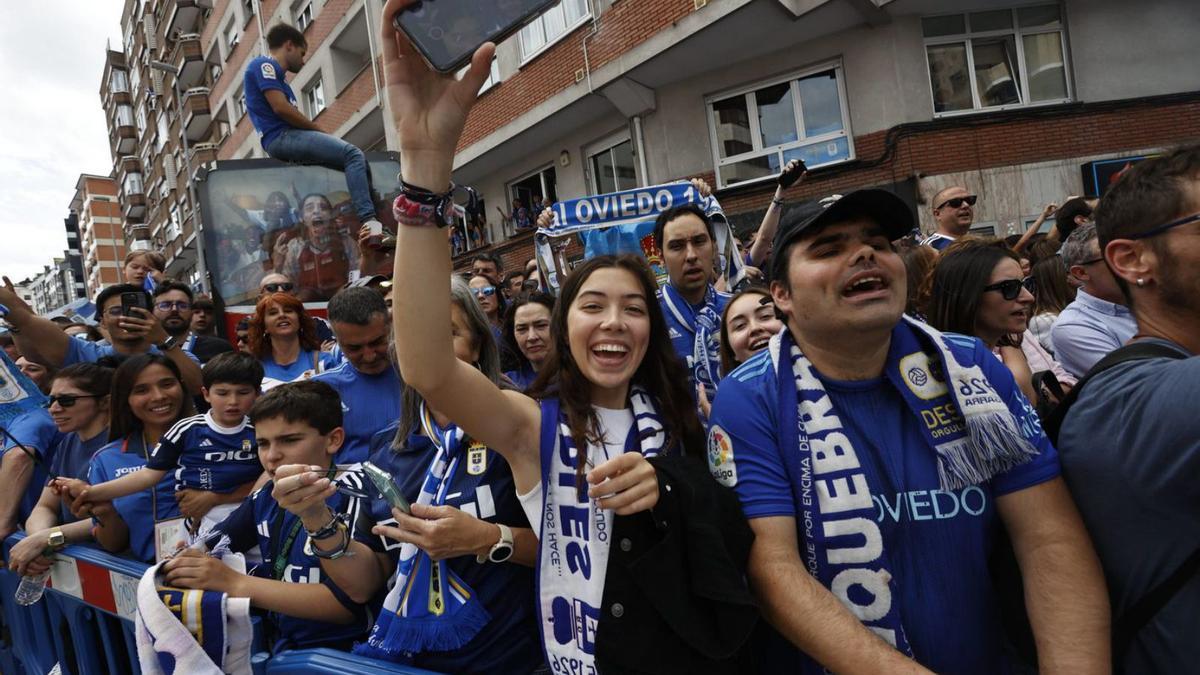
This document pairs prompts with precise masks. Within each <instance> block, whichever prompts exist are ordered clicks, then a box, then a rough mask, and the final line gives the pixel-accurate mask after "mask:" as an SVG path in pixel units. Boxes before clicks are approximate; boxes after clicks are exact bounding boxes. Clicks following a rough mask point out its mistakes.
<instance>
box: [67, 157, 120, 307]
mask: <svg viewBox="0 0 1200 675" xmlns="http://www.w3.org/2000/svg"><path fill="white" fill-rule="evenodd" d="M117 199H118V190H117V183H116V181H114V180H113V179H112V178H109V177H108V176H93V175H91V174H80V176H79V180H77V181H76V183H75V195H74V197H72V198H71V204H70V207H69V209H70V215H69V216H68V217H67V218H66V220H65V221H64V225H65V226H66V227H67V229H68V234H67V242H68V247H69V249H68V251H70V250H71V249H77V250H78V251H79V255H80V257H81V258H82V261H81V262H82V269H81V270H80V272H81V274H82V279H81V282H82V283H83V286H84V289H83V290H84V292H85V293H86V294H87V297H89V298H92V297H95V296H96V293H98V292H100V289H101V288H104V287H105V286H108V285H109V284H115V283H117V282H119V281H121V263H122V262H123V261H124V259H125V251H126V244H125V233H124V222H125V221H124V215H123V214H122V205H121V204H120V203H119V202H118V200H117ZM72 221H73V222H72ZM72 225H74V226H75V227H77V228H78V235H77V240H76V241H77V244H76V245H75V246H71V240H72V237H71V234H70V230H71V228H72ZM68 257H69V256H68Z"/></svg>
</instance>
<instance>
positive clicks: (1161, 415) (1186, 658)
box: [1058, 340, 1200, 673]
mask: <svg viewBox="0 0 1200 675" xmlns="http://www.w3.org/2000/svg"><path fill="white" fill-rule="evenodd" d="M1154 341H1155V342H1159V343H1162V344H1166V345H1170V346H1173V347H1175V348H1176V349H1178V350H1179V351H1181V352H1183V353H1187V351H1186V350H1184V349H1183V348H1182V347H1179V346H1178V345H1173V344H1172V343H1170V342H1167V341H1165V340H1154ZM1197 402H1200V356H1196V355H1192V356H1190V357H1189V358H1186V359H1169V358H1155V359H1146V360H1142V361H1133V362H1129V363H1123V364H1121V365H1118V366H1115V367H1113V368H1111V369H1110V370H1107V371H1105V372H1104V373H1102V374H1100V375H1098V376H1097V377H1095V378H1094V379H1093V380H1092V381H1090V382H1089V383H1088V385H1087V387H1086V388H1085V389H1084V390H1083V392H1082V393H1081V395H1080V397H1079V400H1078V401H1076V402H1075V404H1074V405H1073V406H1072V407H1071V411H1070V413H1069V414H1068V415H1067V418H1066V420H1065V421H1064V423H1063V426H1062V429H1061V431H1060V432H1059V447H1058V453H1059V457H1060V459H1061V461H1062V470H1063V478H1065V479H1066V481H1067V486H1068V487H1069V488H1070V489H1071V494H1072V495H1073V496H1074V497H1075V503H1076V505H1078V507H1079V511H1080V513H1081V514H1082V515H1083V520H1084V522H1085V523H1086V524H1087V529H1088V532H1089V533H1090V534H1091V536H1092V542H1093V543H1094V544H1095V547H1096V553H1097V554H1098V555H1099V556H1100V562H1101V564H1102V565H1103V566H1104V575H1105V577H1106V580H1107V582H1108V592H1109V597H1110V598H1111V601H1112V611H1113V617H1114V621H1115V620H1116V618H1118V617H1120V616H1122V615H1123V614H1124V613H1125V612H1126V611H1127V610H1128V609H1129V608H1130V606H1132V605H1133V604H1134V603H1136V602H1138V601H1139V600H1141V599H1142V598H1143V597H1145V595H1146V594H1147V593H1149V592H1150V590H1151V589H1153V588H1154V587H1155V586H1157V585H1158V584H1160V583H1162V582H1163V581H1164V580H1166V578H1167V577H1168V576H1170V575H1171V573H1172V572H1174V571H1175V570H1176V569H1178V568H1179V565H1180V564H1182V563H1183V561H1184V560H1185V559H1186V558H1187V557H1188V556H1189V555H1190V554H1191V553H1192V552H1193V551H1195V550H1196V548H1197V547H1200V406H1198V405H1197ZM1198 618H1200V577H1197V576H1193V577H1192V578H1191V579H1190V580H1189V581H1188V582H1187V583H1186V584H1185V585H1184V586H1183V588H1181V589H1180V591H1179V592H1178V593H1177V594H1176V595H1175V596H1174V597H1173V598H1172V599H1171V600H1170V601H1169V602H1168V603H1167V604H1166V605H1165V606H1164V607H1163V608H1162V610H1161V611H1160V612H1159V613H1158V614H1157V615H1155V617H1154V618H1153V619H1151V620H1150V622H1149V623H1147V624H1146V626H1145V627H1144V628H1143V629H1142V630H1141V631H1140V632H1139V633H1138V634H1137V637H1136V638H1135V639H1134V641H1133V642H1132V644H1131V647H1130V649H1129V653H1128V654H1127V655H1126V657H1125V659H1124V664H1114V667H1115V668H1116V669H1117V670H1124V671H1125V672H1130V673H1150V672H1154V673H1184V672H1195V668H1196V667H1197V664H1198V663H1200V624H1198V623H1197V621H1198ZM1122 666H1123V667H1122Z"/></svg>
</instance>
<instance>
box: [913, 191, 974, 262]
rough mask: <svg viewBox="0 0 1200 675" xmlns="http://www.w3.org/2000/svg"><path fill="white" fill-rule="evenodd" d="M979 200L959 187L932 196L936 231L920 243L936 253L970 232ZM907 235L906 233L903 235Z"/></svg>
mask: <svg viewBox="0 0 1200 675" xmlns="http://www.w3.org/2000/svg"><path fill="white" fill-rule="evenodd" d="M978 199H979V198H978V197H977V196H975V195H973V194H971V193H970V192H968V191H967V188H965V187H962V186H961V185H952V186H950V187H948V188H943V189H942V190H941V191H939V192H938V193H937V194H936V195H934V196H933V220H934V223H936V225H937V229H936V230H934V232H933V234H931V235H929V236H928V237H926V238H925V240H924V241H922V242H921V243H922V244H924V245H926V246H931V247H933V248H935V249H937V250H938V251H941V250H943V249H945V248H946V247H947V246H949V245H950V244H953V243H954V240H955V239H958V238H959V237H962V236H965V235H966V234H967V233H968V232H970V231H971V223H973V222H975V208H974V207H975V202H976V201H977V200H978ZM905 234H907V232H906V233H905Z"/></svg>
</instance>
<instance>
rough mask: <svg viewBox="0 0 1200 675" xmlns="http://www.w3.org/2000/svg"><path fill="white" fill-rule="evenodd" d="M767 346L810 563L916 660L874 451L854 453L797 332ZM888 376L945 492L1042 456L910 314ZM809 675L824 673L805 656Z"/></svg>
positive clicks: (895, 334) (895, 337) (896, 336)
mask: <svg viewBox="0 0 1200 675" xmlns="http://www.w3.org/2000/svg"><path fill="white" fill-rule="evenodd" d="M769 349H770V350H771V357H772V361H773V362H774V365H775V368H776V372H777V373H779V377H778V387H779V389H778V391H779V409H780V411H781V415H782V418H781V427H780V428H781V429H782V430H783V431H784V433H783V435H782V438H783V439H785V442H788V443H789V444H790V447H785V448H783V451H784V452H789V453H796V454H797V455H799V458H800V467H801V473H800V475H798V476H792V481H793V483H794V485H793V491H794V493H795V494H797V495H799V496H800V500H799V501H800V511H801V513H800V514H798V515H799V520H800V523H801V529H802V532H801V535H802V538H803V540H804V541H802V542H801V553H802V557H803V559H804V563H805V566H806V568H807V569H808V572H809V574H811V575H812V576H813V577H814V578H816V579H817V580H818V581H820V582H821V584H822V585H824V586H825V587H826V588H828V589H829V590H830V592H832V593H833V594H834V596H836V597H837V599H838V600H839V601H841V602H842V604H844V605H845V606H846V607H847V609H849V610H850V611H851V612H852V613H853V614H854V615H855V616H856V617H858V619H859V621H861V622H862V623H863V625H864V626H866V627H867V628H868V629H870V630H872V631H873V632H875V633H876V634H877V635H879V636H880V637H882V638H883V639H884V640H886V641H887V642H888V643H890V644H892V645H893V646H895V647H896V649H898V650H899V651H901V652H903V653H905V654H907V655H909V656H911V655H912V650H911V648H910V647H909V644H908V640H907V638H906V637H905V634H904V627H903V626H902V625H901V622H900V610H899V607H898V606H897V605H896V603H895V602H894V599H895V598H896V597H897V593H896V583H895V580H894V578H893V575H892V567H891V562H890V559H889V557H888V553H887V551H886V550H885V549H884V546H883V536H882V533H881V531H880V529H879V526H878V525H877V524H876V521H875V515H876V509H875V504H874V501H873V500H872V498H871V493H872V488H871V486H870V485H869V484H868V480H867V474H866V473H865V472H864V471H863V468H862V462H861V461H860V460H859V458H858V452H860V451H867V450H868V449H867V448H855V447H853V445H852V443H851V441H850V437H849V436H848V435H847V434H846V433H845V432H844V427H843V425H842V423H841V420H840V419H839V417H838V411H837V410H835V409H834V407H833V401H832V400H831V399H830V398H829V396H828V394H826V392H825V387H824V385H823V384H822V382H821V379H820V377H819V375H818V374H817V371H816V369H815V368H814V366H813V364H812V362H811V361H809V360H808V358H807V357H805V356H804V354H803V353H802V352H801V351H800V348H799V347H798V346H797V345H796V343H795V341H794V340H793V338H792V336H791V333H790V331H789V330H787V329H785V330H783V331H782V332H780V333H779V334H777V335H776V336H775V337H774V338H772V340H771V344H770V347H769ZM784 359H786V360H784ZM785 373H790V375H791V377H786V376H785ZM884 377H885V378H887V380H888V381H889V382H890V383H891V384H892V386H894V387H895V388H896V390H897V391H899V392H900V394H901V397H902V398H903V399H904V401H905V403H906V404H907V406H908V408H909V409H910V410H911V411H912V413H913V414H914V415H917V416H918V417H921V418H922V420H923V423H922V424H921V428H922V429H923V431H924V436H925V440H926V442H927V443H928V447H929V449H930V450H931V451H932V452H934V453H935V454H936V456H937V467H938V479H939V483H940V487H941V489H942V490H959V489H962V488H964V487H967V486H969V485H975V484H978V483H983V482H986V481H988V480H990V479H991V478H992V477H993V476H995V475H997V474H999V473H1002V472H1004V471H1007V470H1009V469H1011V468H1013V467H1016V466H1018V465H1020V464H1023V463H1025V462H1027V461H1029V460H1030V459H1032V458H1033V457H1034V456H1035V455H1036V454H1037V450H1036V449H1035V448H1034V447H1033V445H1032V444H1030V442H1029V441H1028V440H1027V439H1026V438H1025V437H1024V436H1023V435H1022V434H1021V432H1020V429H1019V428H1018V425H1017V420H1016V419H1015V417H1014V416H1013V414H1012V412H1011V411H1010V410H1009V407H1008V405H1007V404H1006V403H1005V401H1004V399H1003V397H1002V396H1001V395H1000V394H999V392H997V390H996V388H995V387H994V386H993V385H992V383H991V382H989V381H988V379H987V377H986V376H985V375H984V374H983V371H982V370H981V369H980V368H979V366H978V365H976V364H974V363H969V364H962V363H960V362H959V361H958V358H957V357H956V356H955V354H954V353H953V352H952V351H951V350H950V348H949V346H948V345H947V343H946V340H945V338H944V337H943V336H942V335H941V333H939V332H938V331H936V330H934V329H933V328H930V327H929V326H926V325H925V324H922V323H919V322H917V321H914V320H912V319H909V318H908V317H904V319H903V320H902V321H901V322H900V323H899V324H897V326H896V328H895V329H894V330H893V331H892V346H891V349H890V350H889V356H888V361H887V363H886V364H885V365H884ZM935 410H938V411H942V414H941V415H940V416H939V415H938V414H936V413H935V412H934V411H935ZM945 411H951V413H950V414H947V413H946V412H945ZM842 412H843V413H848V412H850V411H842ZM930 420H933V422H934V423H933V424H930V423H929V421H930ZM792 430H794V432H793V431H792ZM803 672H805V673H822V672H824V670H823V669H822V668H821V667H820V666H819V665H818V664H816V662H814V661H812V660H811V659H807V657H806V661H805V667H804V669H803Z"/></svg>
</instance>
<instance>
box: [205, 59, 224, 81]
mask: <svg viewBox="0 0 1200 675" xmlns="http://www.w3.org/2000/svg"><path fill="white" fill-rule="evenodd" d="M221 72H222V71H221V64H219V63H214V64H212V65H210V66H209V67H208V75H209V78H211V80H212V81H211V82H210V84H216V83H217V80H219V79H221Z"/></svg>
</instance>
